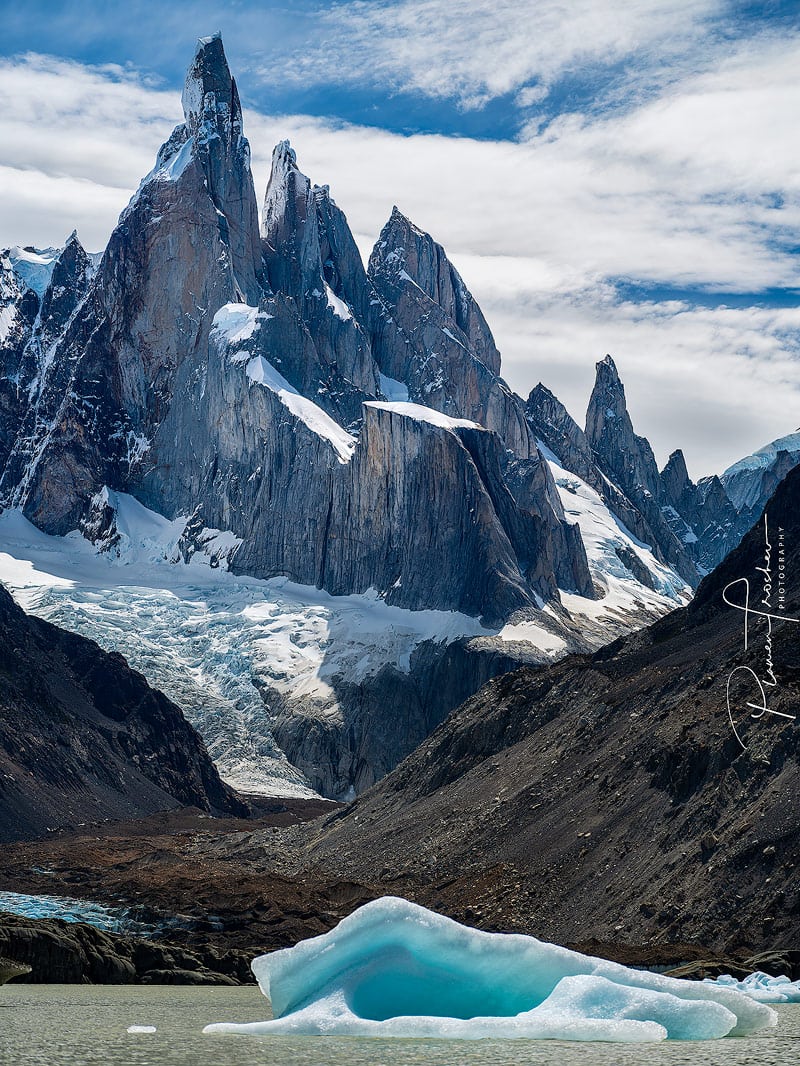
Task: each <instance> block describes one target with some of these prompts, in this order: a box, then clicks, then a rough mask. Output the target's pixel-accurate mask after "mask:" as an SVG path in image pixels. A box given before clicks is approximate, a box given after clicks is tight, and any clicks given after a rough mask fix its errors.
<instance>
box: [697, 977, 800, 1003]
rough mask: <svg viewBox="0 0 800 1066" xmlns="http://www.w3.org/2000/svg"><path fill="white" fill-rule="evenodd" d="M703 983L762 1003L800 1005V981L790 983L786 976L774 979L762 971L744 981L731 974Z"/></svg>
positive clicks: (706, 978)
mask: <svg viewBox="0 0 800 1066" xmlns="http://www.w3.org/2000/svg"><path fill="white" fill-rule="evenodd" d="M703 981H704V983H705V984H709V985H716V986H717V987H718V988H735V989H737V990H738V991H739V992H744V993H745V995H748V996H751V997H752V998H753V999H757V1000H758V1001H759V1002H760V1003H800V981H790V980H789V978H788V977H787V976H786V974H781V976H780V977H772V976H771V975H770V974H768V973H764V972H763V971H762V970H756V972H755V973H751V974H748V975H747V977H745V979H744V980H743V981H737V980H736V978H735V977H731V975H730V974H729V973H725V974H723V975H722V976H721V977H717V978H713V977H705V978H703Z"/></svg>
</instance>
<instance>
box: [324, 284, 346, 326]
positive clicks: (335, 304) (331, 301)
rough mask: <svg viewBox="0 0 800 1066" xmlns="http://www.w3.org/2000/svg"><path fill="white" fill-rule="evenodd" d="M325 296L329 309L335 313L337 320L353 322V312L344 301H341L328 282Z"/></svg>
mask: <svg viewBox="0 0 800 1066" xmlns="http://www.w3.org/2000/svg"><path fill="white" fill-rule="evenodd" d="M325 296H326V298H327V300H328V307H330V309H331V311H333V313H334V314H335V315H336V317H337V318H340V319H341V320H342V321H343V322H349V321H351V319H352V317H353V313H352V311H351V310H350V308H349V307H348V306H347V304H346V303H345V302H344V300H340V299H339V297H338V296H337V295H336V293H335V292H334V291H333V289H332V288H331V287H330V285H329V284H328V283H327V281H326V282H325Z"/></svg>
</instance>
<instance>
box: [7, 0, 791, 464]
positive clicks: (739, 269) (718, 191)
mask: <svg viewBox="0 0 800 1066" xmlns="http://www.w3.org/2000/svg"><path fill="white" fill-rule="evenodd" d="M504 10H505V9H504ZM796 56H797V40H796V39H791V38H786V39H784V40H782V41H775V40H768V39H766V38H762V39H760V40H759V41H758V42H757V43H755V44H754V43H748V44H745V45H742V46H741V47H740V48H739V50H738V51H736V52H733V51H731V52H730V54H729V55H728V56H726V58H725V60H724V61H723V62H721V63H720V64H718V66H717V67H716V69H715V70H713V71H710V72H706V73H704V74H699V75H692V76H690V77H687V78H685V79H684V80H683V81H682V82H681V83H680V84H678V85H673V86H671V87H670V88H669V90H668V91H665V92H663V93H662V95H661V96H660V97H659V98H658V99H657V100H651V101H649V102H645V103H643V104H642V105H641V106H639V107H638V108H636V109H634V110H631V111H628V112H627V113H625V114H618V115H614V116H606V117H605V118H602V119H599V120H597V119H596V120H593V121H591V120H589V119H588V118H587V117H585V116H571V117H570V118H564V119H562V120H560V121H558V122H556V123H554V124H552V125H551V126H550V127H549V129H548V130H547V131H546V132H545V133H543V134H535V133H531V134H530V135H529V136H528V138H527V139H526V140H524V141H523V142H521V143H511V142H486V141H480V142H479V141H473V140H470V139H467V138H447V137H443V136H414V137H402V136H399V135H393V134H390V133H387V132H385V131H381V130H377V129H367V128H361V127H352V126H342V125H341V124H338V125H334V124H333V123H330V122H325V121H322V120H319V119H311V118H308V117H303V116H289V117H271V118H268V117H265V116H263V115H259V114H256V113H253V112H248V113H247V114H246V116H245V123H246V129H247V132H248V135H249V137H250V140H251V145H252V148H253V165H254V174H255V178H256V188H257V190H258V193H259V196H262V195H263V190H264V187H265V184H266V178H267V173H268V167H269V155H270V151H271V147H272V145H273V144H274V143H275V142H276V141H278V140H280V139H282V138H284V137H287V136H288V137H290V138H291V140H292V142H293V144H294V145H295V147H296V149H297V151H298V155H299V162H300V165H301V166H302V167H303V169H304V170H305V171H306V172H307V173H308V174H309V175H310V176H311V178H312V179H313V180H315V181H317V182H320V183H323V182H325V183H329V184H330V186H331V189H332V192H333V195H334V197H335V198H336V199H337V201H338V202H339V204H340V206H342V207H343V208H344V210H345V211H346V212H347V215H348V218H349V220H350V223H351V225H352V227H353V229H354V230H355V231H356V232H357V234H359V235H360V244H361V246H362V247H364V248H367V247H368V246H369V245H370V244H371V242H372V241H373V240H374V238H375V236H376V235H377V233H378V231H379V229H380V227H381V226H382V224H383V222H384V221H385V220H386V218H388V215H389V212H390V210H391V206H392V204H393V203H395V202H397V203H398V205H399V206H400V207H401V208H402V210H404V211H405V212H406V213H407V214H408V215H410V216H411V217H412V218H413V219H414V220H415V221H416V222H417V223H418V224H419V225H421V226H423V227H424V228H426V229H428V230H430V231H431V232H432V233H433V234H434V236H435V237H436V238H437V240H439V241H441V242H442V243H443V244H444V245H445V246H446V247H447V248H448V250H449V251H450V252H451V254H452V255H453V258H454V259H455V261H456V263H457V264H458V265H459V268H460V269H461V270H462V273H463V274H464V277H465V278H466V280H467V283H468V284H469V285H470V286H471V288H472V289H473V291H474V292H475V294H476V296H477V297H478V299H479V300H480V301H481V303H482V305H483V306H484V310H485V311H486V313H487V317H488V318H489V321H490V323H491V325H492V327H493V329H494V331H495V334H496V337H497V340H498V344H499V346H500V348H501V351H502V352H503V354H504V368H505V373H506V376H507V377H508V378H509V380H510V382H511V384H512V385H513V386H514V387H515V388H517V389H518V390H519V391H521V392H527V391H528V390H529V389H530V388H531V387H532V386H533V385H534V384H535V383H536V382H537V381H538V380H540V379H541V380H543V381H544V382H545V384H547V385H548V386H550V387H551V388H553V390H554V391H555V392H556V393H557V394H559V395H560V396H561V397H562V399H563V400H564V402H565V403H567V405H568V407H569V408H570V409H571V411H572V413H573V414H574V415H575V416H576V417H577V418H578V421H580V420H581V416H582V411H583V407H584V405H585V402H586V399H587V397H588V393H589V390H590V388H591V380H592V377H593V372H594V362H595V360H597V359H599V358H601V357H602V355H603V354H604V353H605V352H606V351H611V352H612V353H613V354H614V355H615V357H616V358H617V360H618V363H619V365H620V368H621V370H622V372H623V374H624V377H625V381H626V385H627V388H628V393H629V397H630V400H631V408H632V412H633V415H634V419H635V422H636V425H637V428H638V430H639V432H642V433H645V434H647V435H648V436H650V437H651V438H652V440H653V443H654V445H655V446H656V449H657V451H658V452H659V455H660V457H661V458H662V459H663V458H664V457H666V454H667V453H668V452H669V451H670V450H671V449H672V448H673V447H675V446H678V445H684V446H685V447H686V452H687V459H688V460H689V463H690V466H691V468H692V471H693V473H695V474H698V475H699V474H703V473H707V472H709V471H710V470H714V469H720V468H722V467H724V466H725V465H727V464H728V463H729V462H730V461H732V460H733V459H735V458H738V457H739V456H740V455H741V454H743V453H745V452H747V451H749V450H752V449H753V448H755V447H758V446H759V445H761V444H763V443H765V441H767V440H768V439H770V438H772V437H775V436H779V435H781V434H783V433H785V432H788V431H790V430H793V429H795V428H796V427H797V425H798V424H800V413H799V412H800V383H799V382H798V378H800V375H798V374H797V367H798V338H800V322H798V316H797V312H796V311H794V310H786V311H768V310H762V309H759V308H757V307H751V308H742V309H726V308H719V309H712V310H707V309H704V308H702V307H692V306H690V305H689V304H687V303H685V302H679V301H672V302H667V301H664V300H662V301H660V302H659V301H657V300H650V301H648V302H640V303H635V302H633V301H629V302H620V300H619V298H618V296H617V295H616V290H615V289H614V287H613V285H612V284H611V281H610V279H614V278H618V277H623V278H630V279H632V280H634V281H639V282H645V283H651V284H655V285H668V286H670V285H671V286H674V285H680V286H685V287H689V288H691V287H698V286H707V287H709V288H710V289H713V290H715V291H717V292H725V291H730V292H758V291H760V290H763V289H765V288H768V287H781V286H783V287H793V286H794V287H796V286H800V271H799V270H798V257H797V255H796V254H793V253H792V252H791V247H792V246H794V247H796V246H798V245H800V174H799V173H798V168H797V165H796V161H795V158H794V156H795V151H794V147H793V146H794V143H795V131H794V127H795V123H796V117H795V116H796V115H797V114H799V113H800V88H799V87H798V85H797V83H796V77H795V76H794V71H795V70H796ZM179 119H180V104H179V100H178V95H177V93H175V94H173V93H164V92H159V91H156V90H154V89H152V88H150V87H148V86H147V85H146V84H144V83H143V82H142V81H141V80H139V79H137V78H136V77H135V76H134V75H133V74H131V73H126V72H121V71H119V70H108V69H98V68H88V67H83V66H80V65H77V64H73V63H65V62H63V61H60V60H52V59H44V58H42V57H26V58H25V59H23V60H17V61H4V62H2V63H0V142H2V143H3V145H4V155H3V164H4V165H3V166H1V167H0V243H1V244H8V243H31V242H32V243H36V244H40V245H46V244H50V243H59V242H61V241H63V239H64V237H65V236H66V234H67V233H69V232H70V230H71V229H72V228H73V227H74V226H76V225H77V227H78V230H79V233H80V234H81V236H82V239H83V240H84V243H85V244H86V245H87V246H88V247H89V248H98V247H101V246H102V244H103V243H104V242H105V240H106V238H107V236H108V233H109V232H110V230H111V228H112V226H113V224H114V222H115V220H116V217H117V215H118V213H119V211H120V210H121V209H122V208H123V207H124V206H125V204H126V203H127V200H128V198H129V196H130V194H131V192H132V191H133V190H134V189H135V187H136V185H137V184H138V180H139V178H140V177H141V175H143V174H144V173H146V172H147V171H148V170H149V169H150V167H151V165H152V161H153V158H154V156H155V153H156V151H157V149H158V146H159V144H160V143H161V141H162V140H163V139H164V138H165V137H166V136H167V135H168V133H169V131H170V130H171V128H172V126H173V125H174V124H175V123H176V122H177V121H178V120H179Z"/></svg>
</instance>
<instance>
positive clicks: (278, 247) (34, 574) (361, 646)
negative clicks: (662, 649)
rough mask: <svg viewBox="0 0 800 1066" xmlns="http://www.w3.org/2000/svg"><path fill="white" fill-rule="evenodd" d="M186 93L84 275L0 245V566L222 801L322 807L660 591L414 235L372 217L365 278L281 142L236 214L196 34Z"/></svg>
mask: <svg viewBox="0 0 800 1066" xmlns="http://www.w3.org/2000/svg"><path fill="white" fill-rule="evenodd" d="M182 103H183V121H182V122H181V123H180V124H179V125H178V126H177V127H176V128H175V130H174V131H173V133H172V134H171V136H170V137H169V138H168V139H167V141H166V142H165V143H164V145H162V147H161V149H160V150H159V152H158V154H157V158H156V162H155V166H154V167H153V169H152V170H151V172H150V173H149V174H147V175H146V176H145V178H144V179H143V180H142V182H141V184H140V186H139V189H138V190H137V192H136V193H135V195H134V196H133V198H132V199H131V202H130V203H129V205H128V207H127V208H126V209H125V211H123V213H122V215H121V216H120V220H119V223H118V225H117V227H116V228H115V230H114V232H113V233H112V235H111V238H110V240H109V243H108V245H107V247H106V249H105V251H104V253H103V254H102V256H101V257H100V258H99V260H98V259H96V257H93V256H90V255H88V254H87V253H86V252H85V251H84V249H83V248H82V247H81V245H80V242H79V241H78V238H77V236H76V235H75V234H73V235H72V237H71V238H70V239H69V240H68V241H67V243H66V245H65V247H64V248H63V249H60V250H53V249H49V250H41V251H37V250H35V249H11V250H9V252H8V254H6V255H4V257H3V260H2V275H0V304H1V306H2V310H1V311H0V313H2V316H3V318H2V323H3V326H2V330H3V332H2V336H0V501H1V502H2V505H3V506H4V507H5V514H4V515H3V516H2V518H0V521H2V523H3V529H2V535H3V537H4V539H5V544H6V546H7V548H8V551H7V553H6V556H5V558H4V557H3V556H0V574H2V576H3V578H4V579H5V580H7V581H8V582H9V585H10V587H12V588H13V589H14V590H15V594H16V595H17V596H18V597H19V599H20V601H21V602H23V603H24V605H25V606H26V607H27V608H28V609H30V610H32V611H35V612H37V613H38V614H40V615H41V616H43V617H46V618H49V619H50V620H52V621H56V622H58V623H59V624H63V625H66V626H69V627H72V628H75V629H77V630H79V631H81V632H83V633H85V634H87V635H90V636H92V637H95V638H96V639H97V640H98V641H99V642H101V643H102V644H103V646H104V647H106V648H108V649H109V650H121V651H123V652H124V654H126V655H128V656H130V657H131V661H132V662H133V664H134V665H135V666H137V667H139V668H141V669H144V670H146V671H147V675H148V677H151V678H152V679H153V680H154V681H156V682H157V683H158V684H159V686H161V687H162V688H163V689H164V690H165V691H166V692H167V693H168V694H169V695H170V697H171V698H173V699H176V700H178V701H179V702H180V705H181V706H182V707H185V708H186V711H187V713H188V714H189V715H190V716H191V719H192V721H193V722H194V723H195V724H196V725H197V726H198V728H200V729H201V730H202V731H203V735H204V737H205V738H206V740H207V741H208V743H209V746H210V749H211V751H212V754H213V755H214V758H215V759H216V761H217V763H218V765H219V766H220V767H221V769H222V770H223V772H224V773H225V776H226V778H227V779H228V780H229V781H233V782H234V783H236V784H238V785H240V786H244V787H251V788H252V787H255V788H258V789H266V790H269V789H271V788H277V789H278V790H280V791H284V790H286V789H290V790H294V791H297V792H299V793H300V794H303V793H305V792H307V791H308V789H309V787H310V788H312V789H314V790H318V791H321V792H324V793H325V794H326V795H330V796H337V797H343V796H347V795H350V794H352V793H353V792H357V791H361V790H363V789H364V788H366V787H368V786H369V785H370V784H372V783H373V782H374V781H375V780H377V779H378V778H379V777H381V776H382V775H383V774H385V773H386V772H388V771H389V770H391V769H392V768H393V767H394V766H395V765H396V764H397V762H398V761H399V760H400V759H401V758H403V757H404V756H405V755H407V754H408V753H409V752H410V751H411V750H412V749H413V748H414V746H415V745H416V744H417V743H419V742H420V741H421V740H423V739H424V738H425V736H427V735H428V733H429V732H430V730H431V729H432V728H434V727H435V726H436V725H437V724H438V723H439V722H440V721H441V720H442V719H443V717H444V716H445V715H446V714H447V713H448V712H449V711H450V710H451V709H452V708H453V707H454V706H456V705H457V704H458V703H460V702H461V701H462V700H463V699H464V698H466V697H467V696H468V695H470V694H471V692H473V691H475V689H477V688H478V687H480V685H481V684H483V683H484V682H485V681H486V680H488V679H489V678H490V677H493V676H495V675H497V674H498V673H501V672H504V671H506V670H508V669H510V668H511V667H513V666H514V665H516V664H518V663H520V662H543V661H550V660H551V659H553V658H554V657H556V656H558V655H561V654H564V653H565V652H567V651H570V650H586V649H590V648H596V647H598V646H600V645H601V644H602V643H603V642H604V641H607V640H608V639H610V638H611V637H613V636H616V635H618V634H619V633H620V632H623V631H625V630H627V629H629V628H631V627H632V626H635V625H638V624H641V622H643V621H646V620H651V619H652V618H654V617H656V616H657V615H658V614H660V613H663V612H664V611H665V610H667V609H669V607H671V606H672V605H674V604H675V603H678V602H681V600H682V598H684V597H685V596H686V594H687V589H686V587H685V582H684V580H683V579H682V578H681V577H680V576H678V575H676V573H675V572H674V570H673V569H672V566H671V564H669V565H668V564H667V563H665V560H668V553H666V552H661V553H660V556H659V557H657V554H658V551H657V552H656V555H654V553H653V552H652V551H650V550H649V549H648V548H647V547H646V546H644V542H643V541H642V538H641V537H640V536H639V535H638V534H637V533H636V532H635V531H634V530H631V529H629V528H622V527H621V526H620V522H619V519H618V517H617V515H616V514H615V513H614V512H613V511H612V510H611V509H609V507H608V505H607V503H606V502H605V500H604V499H601V498H599V497H598V496H597V492H596V491H595V488H593V487H592V485H591V484H585V483H583V482H578V481H576V480H575V478H574V477H572V476H571V475H570V476H569V477H568V476H567V474H568V471H565V469H564V468H563V467H562V466H561V465H559V462H558V460H557V457H555V456H553V455H552V454H550V453H549V452H546V451H544V450H542V449H540V448H539V446H538V444H537V441H536V437H535V434H534V431H533V427H532V424H531V421H530V418H529V411H528V407H527V406H526V404H525V402H524V401H523V400H522V399H521V398H520V397H518V396H516V395H515V394H514V393H513V392H512V391H511V390H510V389H509V388H508V386H507V385H506V384H505V382H504V381H503V380H502V378H501V377H500V376H499V372H500V355H499V352H498V350H497V347H496V345H495V342H494V339H493V337H492V334H491V331H490V328H489V326H488V324H487V322H486V320H485V318H484V316H483V314H482V312H481V310H480V308H479V307H478V305H477V302H476V301H475V299H474V297H473V296H472V295H471V293H470V292H469V289H468V288H467V286H466V284H465V282H464V280H463V279H462V278H461V277H460V275H459V273H458V272H457V270H456V269H455V267H454V266H453V264H452V263H451V262H450V260H449V259H448V257H447V255H446V253H445V251H444V249H443V248H442V247H441V245H439V244H438V243H436V241H435V240H434V239H433V238H432V237H431V236H430V235H429V234H427V233H424V232H423V231H421V230H420V229H418V228H417V227H416V226H415V225H414V224H413V222H411V220H409V219H408V218H407V217H406V216H405V215H403V214H402V212H400V211H399V210H398V209H397V208H395V209H394V210H393V211H392V214H391V217H390V218H389V220H388V222H387V224H386V226H385V227H384V228H383V230H382V231H381V234H380V235H379V238H378V240H377V243H376V245H375V248H374V250H373V253H372V255H371V256H370V259H369V263H368V266H367V267H366V268H365V266H364V264H363V263H362V260H361V258H360V255H359V253H358V249H357V247H356V244H355V241H354V239H353V236H352V233H351V232H350V229H349V227H348V224H347V220H346V218H345V215H344V213H343V212H342V211H341V209H340V208H339V207H338V206H337V205H336V203H335V202H334V200H333V199H332V197H331V195H330V191H329V189H328V188H327V187H325V186H322V187H320V186H315V185H312V184H311V182H310V181H309V180H308V178H307V177H306V176H305V175H304V174H303V173H302V172H301V171H300V169H299V167H298V165H297V158H296V156H295V153H294V151H293V150H292V149H291V147H290V146H289V145H288V143H286V142H282V143H281V144H279V145H278V146H277V147H276V148H275V151H274V153H273V160H272V168H271V173H270V177H269V182H268V185H267V189H266V194H265V197H264V205H263V211H262V212H261V217H260V219H259V213H258V209H257V201H256V193H255V189H254V187H253V181H252V176H251V172H250V153H249V145H248V142H247V139H246V138H245V136H244V131H243V123H242V111H241V105H240V100H239V94H238V90H237V86H236V83H235V80H234V79H233V77H232V76H231V73H230V70H229V69H228V65H227V61H226V58H225V54H224V51H223V46H222V42H221V39H220V38H219V36H218V35H217V36H214V37H209V38H204V39H202V40H201V41H200V42H199V44H198V48H197V52H196V55H195V57H194V60H193V62H192V64H191V66H190V69H189V72H188V75H187V78H186V84H185V88H184V92H183V96H182ZM84 548H85V549H86V550H85V551H84ZM87 552H88V554H87ZM684 569H685V568H684ZM134 574H135V575H136V577H135V580H134V579H133V576H132V575H134ZM287 588H288V589H290V591H287ZM110 604H113V605H114V607H113V609H106V608H107V607H108V606H109V605H110ZM200 604H204V605H205V607H204V608H201V606H200ZM356 618H357V621H356ZM237 629H238V635H237ZM132 631H136V633H137V637H138V639H137V640H136V641H131V639H130V634H131V632H132ZM200 649H202V651H201V650H200Z"/></svg>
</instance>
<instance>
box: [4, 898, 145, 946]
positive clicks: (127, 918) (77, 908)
mask: <svg viewBox="0 0 800 1066" xmlns="http://www.w3.org/2000/svg"><path fill="white" fill-rule="evenodd" d="M0 912H5V913H6V914H17V915H19V916H20V917H22V918H57V919H59V920H60V921H62V922H72V923H78V922H81V923H83V924H84V925H92V926H94V928H95V929H102V930H103V931H104V932H107V933H125V934H127V935H128V936H139V937H149V936H153V935H154V933H155V932H156V929H155V927H154V926H152V925H147V924H145V923H143V922H140V921H137V919H136V918H134V917H133V916H132V915H131V912H130V911H129V910H128V909H127V908H125V907H106V906H105V905H104V904H102V903H95V902H93V901H92V900H86V899H74V898H72V897H71V896H49V895H29V894H27V893H25V892H0Z"/></svg>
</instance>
